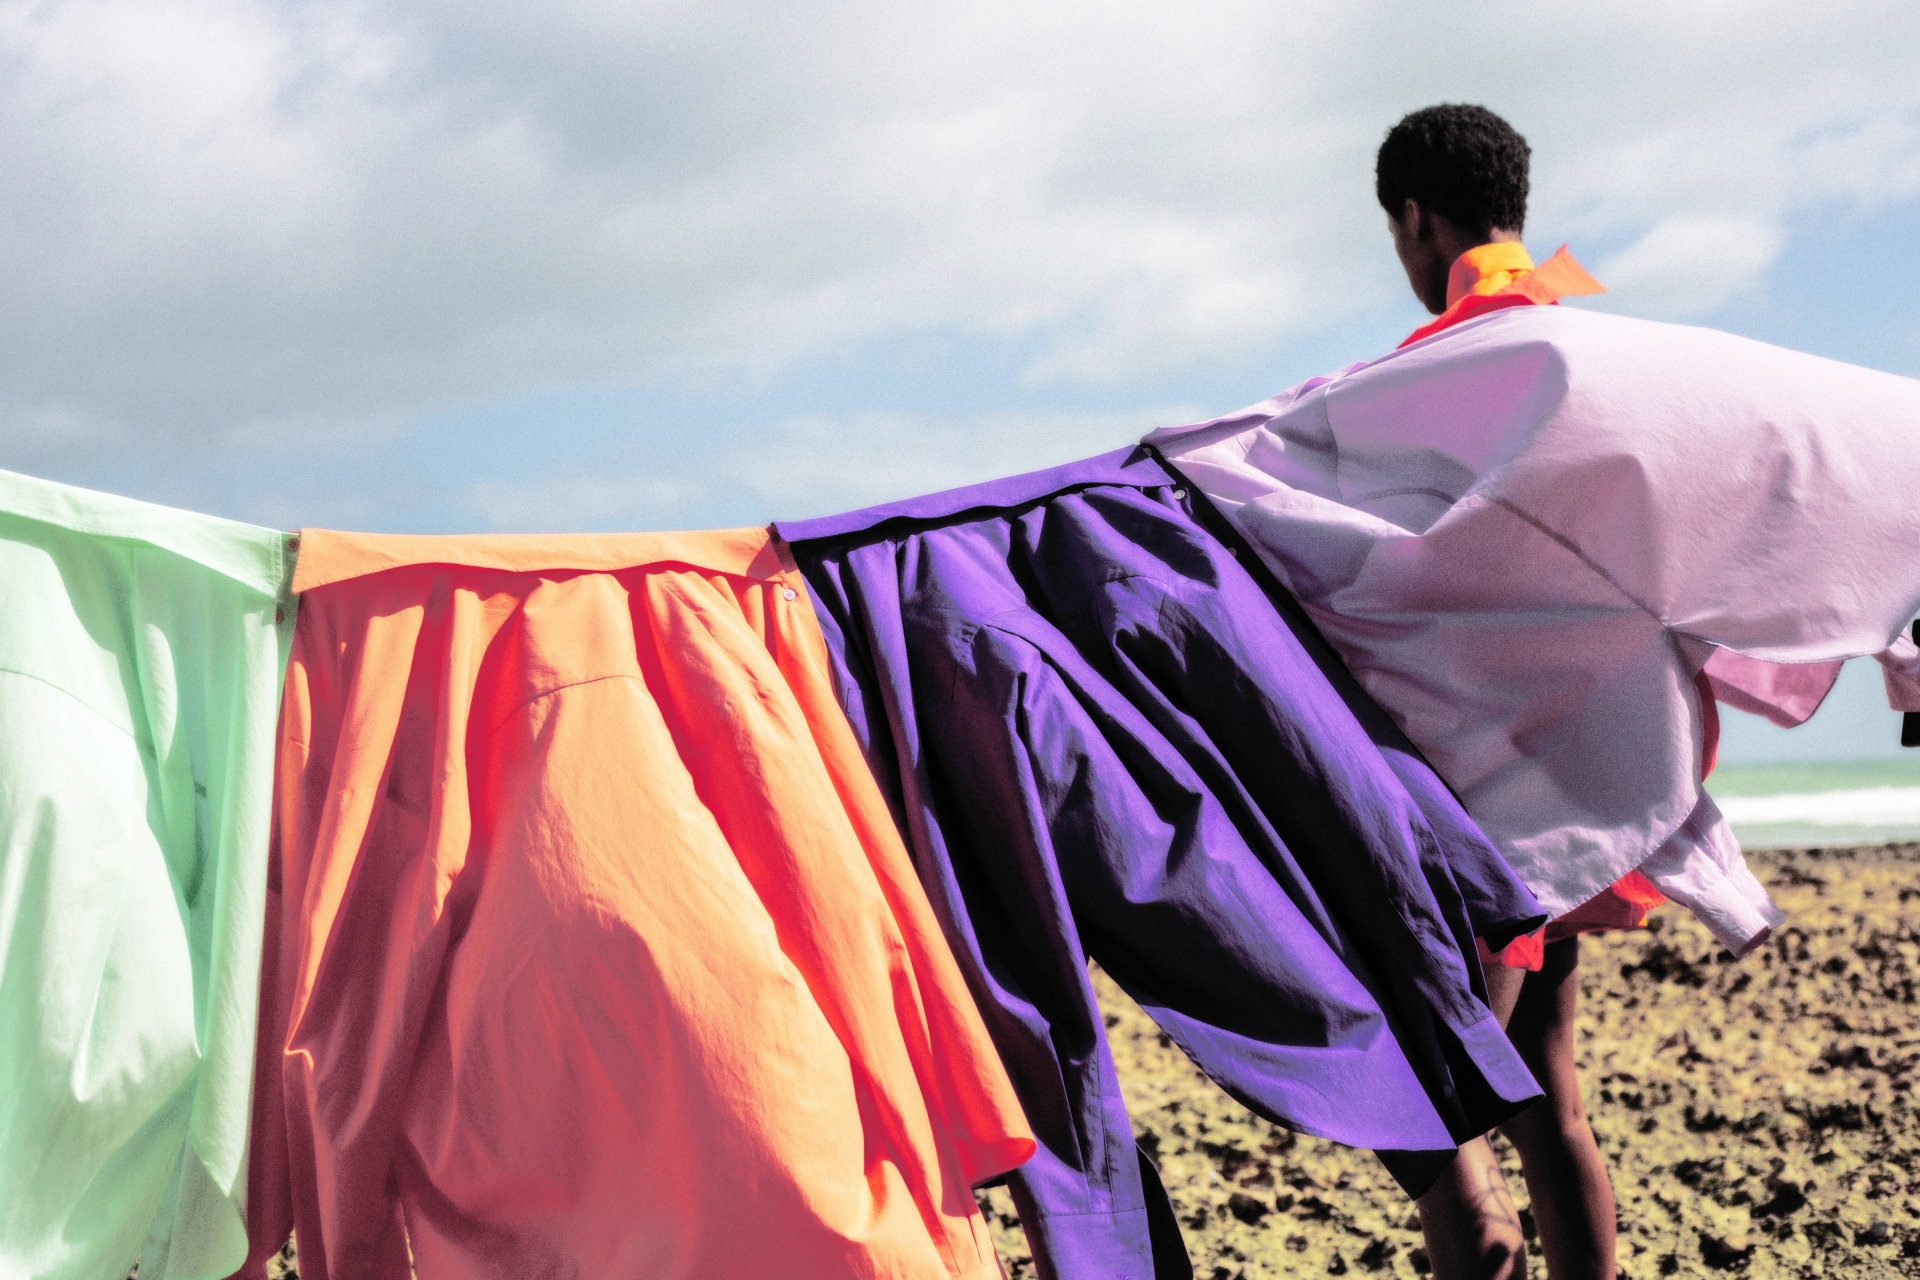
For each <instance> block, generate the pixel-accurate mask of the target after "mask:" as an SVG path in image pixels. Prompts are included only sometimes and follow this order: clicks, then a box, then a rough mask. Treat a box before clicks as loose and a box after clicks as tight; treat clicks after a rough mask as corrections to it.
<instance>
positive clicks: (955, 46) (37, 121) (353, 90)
mask: <svg viewBox="0 0 1920 1280" xmlns="http://www.w3.org/2000/svg"><path fill="white" fill-rule="evenodd" d="M1489 32H1497V33H1499V37H1498V38H1497V39H1490V38H1489V37H1488V33H1489ZM1917 62H1920V26H1916V24H1914V23H1913V22H1912V21H1911V10H1910V6H1909V4H1908V3H1907V0H1861V2H1859V3H1852V4H1848V5H1844V6H1838V7H1821V8H1815V7H1809V6H1806V5H1804V4H1788V3H1786V2H1785V0H1760V2H1756V3H1751V4H1742V5H1739V6H1734V5H1731V4H1728V3H1705V2H1692V3H1689V2H1686V0H1679V2H1675V0H1668V2H1665V3H1662V4H1660V5H1658V6H1655V5H1653V4H1652V3H1650V2H1646V0H1642V2H1638V3H1613V2H1609V3H1600V2H1599V0H1593V2H1592V3H1571V4H1561V5H1553V6H1544V5H1537V4H1535V5H1529V4H1519V3H1512V2H1509V3H1480V4H1469V5H1456V6H1415V5H1404V4H1385V3H1351V4H1335V3H1332V0H1315V2H1313V3H1301V4H1292V5H1286V6H1276V5H1271V4H1261V3H1256V2H1254V0H1234V2H1232V3H1216V4H1208V5H1200V6H1177V7H1168V6H1162V5H1149V4H1145V3H1140V2H1131V3H1130V2H1124V0H1122V2H1109V3H1100V4H1097V5H1096V4H1094V3H1092V2H1091V0H1076V2H1066V0H1063V2H1062V3H1058V4H1050V5H1045V6H1033V5H1018V4H1013V3H1011V2H1010V0H1005V2H1000V3H981V4H977V5H966V6H957V7H956V6H949V7H947V8H945V9H927V8H925V7H912V6H897V5H881V4H873V3H838V4H828V5H818V6H808V7H805V8H794V7H781V6H765V5H761V6H738V5H736V6H727V5H713V4H710V3H699V4H696V3H693V2H692V0H656V2H654V3H649V4H645V5H615V4H611V3H599V2H597V0H555V3H552V4H547V5H541V6H515V5H452V4H444V3H433V2H429V0H413V2H412V3H408V4H404V5H403V4H399V3H394V2H392V0H360V2H359V3H347V4H341V5H328V6H294V5H284V4H278V3H272V2H271V0H14V2H12V3H6V2H4V0H0V67H4V68H5V71H4V74H0V172H5V173H6V175H7V180H6V182H5V183H4V184H0V313H3V314H5V316H6V317H7V321H6V323H5V324H4V325H3V326H0V463H4V462H6V461H9V460H15V461H16V462H17V460H18V459H20V458H22V457H25V458H30V459H31V458H38V457H41V456H47V451H49V450H52V451H55V452H58V451H59V450H63V449H68V448H80V447H82V445H81V444H77V443H74V441H75V440H76V439H77V438H78V437H76V436H74V435H73V433H72V432H71V431H70V430H69V428H70V427H71V424H73V423H79V422H85V423H92V424H95V427H94V428H93V429H92V430H93V431H94V433H95V435H94V437H93V438H98V433H99V432H108V433H112V432H120V433H123V434H128V435H129V438H131V439H134V440H135V441H137V445H136V447H138V448H142V449H150V450H153V451H155V453H156V455H158V454H160V453H165V454H167V455H168V456H170V457H177V456H186V455H191V454H192V453H193V452H194V451H196V450H198V451H202V452H215V451H218V450H220V449H226V448H232V447H233V444H232V442H233V441H234V440H235V439H236V438H243V439H249V440H251V439H256V438H258V437H259V436H260V435H261V433H262V432H267V433H271V432H275V431H277V432H279V433H280V434H281V435H282V436H284V437H286V438H288V439H293V438H296V437H300V436H302V435H311V434H314V433H323V434H324V433H331V432H334V431H346V432H358V433H360V434H361V435H362V437H363V438H364V437H366V436H367V435H369V434H372V435H378V434H379V433H381V432H392V431H397V430H399V429H400V428H401V426H402V425H404V424H405V423H407V422H409V421H411V420H413V419H414V418H416V417H417V416H419V415H421V414H424V413H430V412H444V411H446V410H448V409H449V408H450V407H453V406H457V405H460V404H469V403H475V402H481V401H487V400H492V399H500V398H506V397H513V396H525V395H530V394H534V393H537V392H539V391H541V390H543V389H549V388H555V387H563V386H570V385H602V386H621V385H625V386H640V385H677V386H697V385H699V384H700V383H701V382H703V381H708V382H725V383H730V384H734V383H738V382H740V381H742V380H756V379H758V380H765V379H769V378H772V377H774V376H775V375H777V374H780V373H782V372H784V371H789V370H792V369H794V368H796V367H798V366H801V365H804V364H806V363H807V362H810V361H821V360H829V359H836V358H841V357H843V356H844V355H845V354H846V353H848V352H853V351H857V350H859V349H860V348H861V346H862V344H866V343H871V342H877V341H887V340H891V339H896V338H898V337H900V336H901V335H913V334H919V335H932V336H939V337H942V338H944V339H945V340H950V341H952V342H956V343H967V342H975V343H982V342H985V343H995V344H999V345H1000V347H1002V348H1004V349H1008V350H1017V351H1020V352H1024V353H1026V355H1025V357H1024V359H1025V365H1024V379H1025V382H1026V383H1027V385H1029V386H1045V387H1057V388H1066V389H1069V390H1071V389H1074V388H1082V387H1089V386H1104V387H1120V388H1132V389H1134V390H1135V391H1136V392H1137V393H1138V394H1142V395H1147V396H1155V395H1159V394H1162V393H1161V392H1160V391H1159V388H1160V387H1162V386H1164V385H1165V384H1166V383H1167V382H1168V380H1169V379H1172V378H1174V377H1178V376H1184V375H1189V374H1191V373H1193V372H1194V371H1196V370H1204V369H1207V368H1209V367H1215V366H1218V365H1220V364H1222V363H1230V362H1232V361H1234V360H1237V359H1244V358H1247V357H1248V356H1249V355H1250V353H1255V352H1260V351H1265V350H1270V349H1271V348H1272V347H1273V345H1274V344H1276V343H1280V342H1283V341H1286V340H1288V339H1290V338H1294V337H1298V336H1300V335H1303V334H1308V333H1312V332H1315V331H1317V330H1321V329H1324V328H1326V327H1328V326H1331V325H1333V324H1336V323H1338V322H1340V321H1341V320H1343V319H1345V318H1349V317H1352V316H1355V315H1359V314H1363V313H1366V312H1368V311H1370V310H1372V309H1375V308H1378V307H1380V306H1382V305H1384V304H1386V303H1387V302H1388V301H1390V300H1395V299H1399V298H1400V297H1401V296H1402V293H1403V291H1404V283H1403V282H1402V281H1400V280H1399V279H1398V278H1397V274H1396V269H1395V267H1394V264H1393V262H1392V257H1391V254H1390V253H1388V252H1387V251H1386V244H1385V238H1384V233H1383V230H1382V226H1381V217H1380V214H1379V212H1378V211H1377V210H1376V209H1375V208H1374V207H1373V204H1372V198H1371V185H1370V181H1371V168H1372V151H1373V148H1374V146H1375V145H1376V143H1377V141H1378V138H1379V136H1380V134H1381V132H1382V131H1383V129H1384V128H1385V126H1386V125H1387V124H1389V123H1390V122H1391V121H1392V120H1393V119H1394V118H1396V117H1397V116H1398V115H1399V114H1400V113H1401V112H1403V111H1405V110H1408V109H1410V108H1412V107H1416V106H1420V105H1423V104H1425V103H1428V102H1432V101H1437V100H1460V99H1467V100H1478V101H1485V102H1487V103H1488V105H1490V106H1492V107H1494V108H1495V109H1496V110H1500V111H1502V112H1504V113H1505V114H1507V115H1508V116H1509V117H1510V118H1511V119H1513V120H1514V121H1515V122H1516V123H1517V124H1518V125H1519V126H1520V127H1521V128H1522V129H1523V131H1525V132H1527V133H1528V135H1529V137H1530V138H1531V140H1532V141H1533V143H1534V145H1535V157H1536V161H1535V172H1536V184H1535V192H1536V195H1535V201H1534V211H1533V215H1532V218H1531V221H1530V231H1531V232H1533V233H1534V235H1535V237H1536V238H1537V239H1538V240H1540V241H1542V242H1546V241H1553V242H1557V241H1558V240H1559V239H1562V238H1572V239H1574V240H1575V241H1576V248H1578V242H1580V241H1581V240H1582V239H1583V238H1587V239H1604V240H1607V241H1609V242H1612V243H1618V242H1621V241H1625V240H1629V239H1633V238H1635V237H1641V238H1640V239H1639V243H1638V244H1637V245H1636V247H1635V248H1634V249H1632V250H1629V251H1627V252H1625V253H1623V254H1622V255H1621V257H1620V258H1619V259H1617V260H1615V262H1614V263H1610V264H1608V266H1609V268H1611V267H1614V266H1618V267H1619V268H1620V270H1621V271H1622V272H1624V275H1623V276H1622V277H1621V278H1619V279H1618V280H1616V281H1612V282H1610V283H1617V284H1618V285H1620V288H1621V297H1622V298H1625V297H1627V296H1629V292H1628V291H1629V290H1632V289H1640V288H1645V289H1652V288H1653V287H1654V286H1653V285H1650V284H1641V283H1636V279H1637V278H1636V276H1635V273H1636V272H1641V273H1644V275H1645V279H1646V280H1653V279H1655V278H1656V277H1659V278H1661V279H1676V278H1677V277H1675V276H1674V275H1673V272H1674V271H1676V270H1680V271H1681V274H1684V270H1682V269H1683V268H1684V269H1691V270H1693V272H1694V275H1693V277H1692V278H1691V281H1690V283H1686V284H1685V285H1684V287H1681V286H1680V285H1674V286H1673V291H1671V292H1670V293H1669V294H1666V295H1662V300H1660V301H1657V302H1654V301H1650V302H1649V305H1650V306H1651V305H1659V306H1665V307H1669V308H1677V309H1678V310H1675V311H1673V312H1671V313H1673V314H1681V313H1684V312H1686V311H1687V310H1688V309H1689V308H1691V309H1692V310H1693V311H1694V312H1696V313H1697V311H1698V310H1699V308H1701V307H1703V306H1708V305H1711V302H1710V300H1711V299H1712V298H1715V297H1729V296H1733V295H1734V294H1736V293H1738V292H1739V291H1741V290H1750V289H1753V288H1755V287H1757V286H1758V282H1759V281H1760V280H1762V279H1763V278H1764V273H1765V270H1766V266H1767V263H1769V262H1770V261H1771V256H1770V255H1773V254H1777V253H1778V247H1777V244H1776V245H1775V246H1774V247H1773V248H1772V249H1771V250H1768V249H1767V245H1768V243H1769V242H1768V241H1767V240H1766V236H1765V233H1764V231H1763V229H1764V228H1767V227H1778V226H1782V225H1787V223H1788V221H1789V220H1790V219H1791V218H1792V217H1793V216H1794V215H1796V214H1799V213H1803V212H1805V211H1808V210H1819V209H1828V208H1834V207H1844V208H1851V209H1873V208H1878V207H1883V206H1885V205H1888V204H1890V203H1894V202H1898V201H1901V200H1907V199H1911V198H1913V197H1914V196H1915V195H1916V194H1920V79H1916V78H1915V77H1914V76H1913V75H1912V67H1913V66H1914V65H1916V63H1917ZM1736 225H1738V226H1740V227H1744V228H1745V230H1744V231H1741V232H1739V233H1737V234H1735V233H1732V232H1728V231H1726V230H1725V229H1726V228H1730V227H1734V226H1736ZM1709 227H1720V228H1722V229H1723V231H1722V232H1716V233H1714V234H1713V235H1704V234H1701V233H1700V232H1699V229H1700V228H1709ZM1688 228H1692V229H1693V230H1692V231H1689V230H1688ZM1688 235H1692V236H1694V237H1695V238H1694V240H1692V241H1686V239H1685V238H1686V236H1688ZM1743 237H1744V238H1743ZM1683 242H1684V243H1683ZM1687 244H1692V245H1693V246H1694V247H1695V249H1697V250H1698V255H1697V256H1690V253H1689V252H1683V251H1682V250H1684V249H1685V248H1686V245H1687ZM1676 245H1679V246H1681V247H1680V248H1678V249H1676V248H1675V247H1674V246H1676ZM1544 247H1551V244H1545V246H1544ZM1763 251H1764V252H1763ZM1662 254H1665V255H1666V256H1667V265H1666V266H1664V267H1663V266H1661V265H1660V262H1659V258H1660V255H1662ZM1636 255H1638V256H1636ZM1716 255H1717V256H1716ZM1676 264H1678V265H1677V266H1676ZM1688 264H1691V266H1689V265H1688ZM1662 287H1666V286H1662ZM1645 296H1647V297H1648V298H1649V299H1653V298H1654V294H1652V293H1647V294H1646V295H1645ZM59 423H66V424H68V427H57V424H59ZM49 424H55V426H53V427H50V426H49ZM247 424H254V425H253V426H251V427H249V426H248V425H247ZM263 424H264V425H263ZM276 424H277V425H276ZM56 429H57V430H63V431H68V434H67V435H65V436H60V437H58V438H56V436H55V434H54V431H55V430H56ZM236 431H238V432H240V433H241V434H240V436H239V437H236V435H235V433H236ZM81 434H82V435H85V434H86V433H81ZM63 441H64V443H63ZM502 500H503V501H504V499H502ZM619 500H620V501H625V499H619ZM608 501H615V499H613V498H609V499H608ZM635 501H638V499H635ZM501 510H502V511H503V512H504V511H505V509H504V508H502V509H501ZM502 518H503V519H515V520H517V518H518V517H509V516H508V515H505V514H503V515H502Z"/></svg>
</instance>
